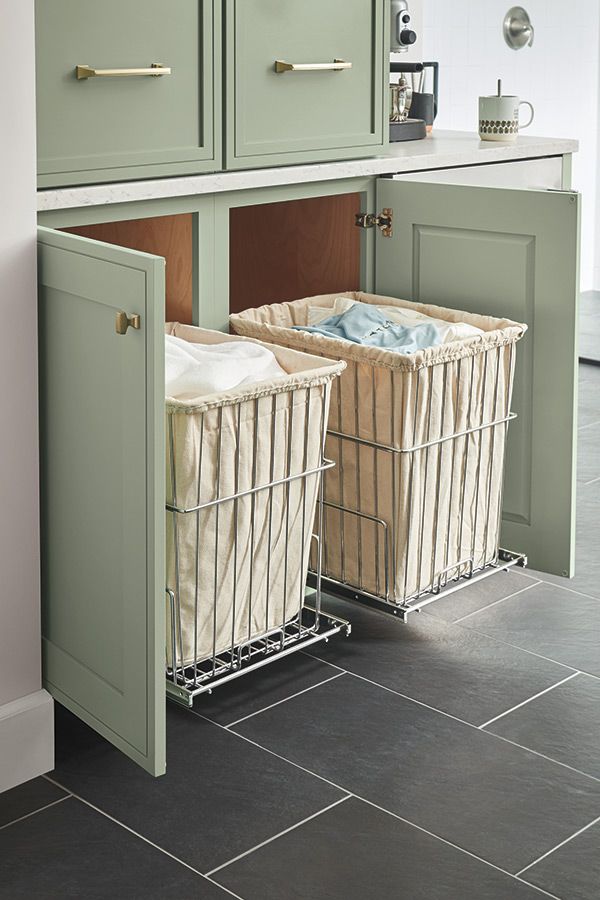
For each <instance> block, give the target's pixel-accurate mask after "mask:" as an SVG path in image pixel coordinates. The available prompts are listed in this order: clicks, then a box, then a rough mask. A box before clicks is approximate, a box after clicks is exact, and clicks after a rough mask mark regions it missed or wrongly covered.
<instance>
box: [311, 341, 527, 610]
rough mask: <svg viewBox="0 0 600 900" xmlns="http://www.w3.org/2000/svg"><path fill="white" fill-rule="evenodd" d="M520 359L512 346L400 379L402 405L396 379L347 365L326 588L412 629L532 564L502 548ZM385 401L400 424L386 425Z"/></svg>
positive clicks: (333, 416) (330, 497)
mask: <svg viewBox="0 0 600 900" xmlns="http://www.w3.org/2000/svg"><path fill="white" fill-rule="evenodd" d="M514 358H515V355H514V343H509V344H508V345H499V346H496V347H493V348H491V349H488V350H484V351H482V353H481V354H477V355H472V356H470V357H467V358H458V359H455V360H448V361H446V362H444V363H441V364H439V365H436V366H432V367H424V368H420V369H417V370H415V371H414V372H412V373H410V374H409V373H404V376H403V383H402V385H401V389H400V394H401V396H400V397H399V398H397V397H396V396H395V394H396V392H397V391H398V387H399V385H398V382H397V380H395V379H394V373H393V371H392V370H388V369H383V370H377V369H376V368H374V367H372V366H369V367H365V366H363V365H361V364H360V363H356V362H351V363H349V366H348V370H347V372H346V373H345V375H344V379H345V380H344V383H343V384H342V383H340V384H338V386H337V388H336V389H335V391H334V396H333V399H332V407H331V413H330V427H329V431H328V437H327V445H326V449H327V454H328V456H330V457H331V458H332V459H333V460H334V461H335V463H336V469H334V470H333V471H332V472H331V473H329V474H328V475H327V477H326V479H325V516H324V526H323V544H324V558H323V566H322V569H323V575H324V577H325V579H326V580H329V581H330V582H332V583H334V584H336V585H338V586H342V587H346V588H350V591H351V593H353V594H354V595H357V593H358V594H362V595H363V596H366V597H370V598H372V599H373V600H376V601H384V602H385V603H386V604H391V605H392V606H393V608H394V612H396V613H397V614H399V615H400V616H401V617H402V618H406V617H407V615H408V614H409V613H410V612H414V611H415V610H418V609H422V608H423V607H424V606H425V605H427V604H428V603H430V602H432V601H433V600H436V599H438V596H439V594H440V593H442V592H445V593H449V592H450V591H451V590H456V589H457V588H458V587H460V586H462V584H464V583H465V582H466V581H467V580H472V579H473V578H477V577H487V576H488V575H491V574H493V573H494V571H497V569H498V568H507V567H510V566H511V565H514V564H517V563H518V564H524V562H525V558H524V557H523V556H522V555H521V554H518V553H517V554H512V553H509V552H507V551H504V550H502V549H501V548H500V546H499V535H500V524H501V515H502V495H503V481H504V456H505V447H506V438H507V433H508V426H509V423H510V422H511V421H512V420H513V419H515V418H516V415H515V413H513V412H511V411H510V397H511V393H512V384H513V378H514ZM344 391H346V395H347V394H348V392H349V391H350V392H351V393H352V395H353V396H354V401H353V402H352V403H351V404H350V403H349V402H348V401H349V398H348V396H346V397H344ZM378 394H379V395H380V396H387V397H389V398H390V403H391V407H392V408H393V409H396V408H397V406H398V405H400V406H402V408H403V415H402V416H392V417H391V418H390V419H389V420H388V422H382V421H381V417H380V416H379V415H378V413H377V395H378ZM350 406H351V407H352V409H353V419H354V421H353V422H348V421H347V410H348V408H349V407H350ZM367 417H368V421H364V420H365V418H367ZM349 426H351V427H349ZM382 432H383V433H382Z"/></svg>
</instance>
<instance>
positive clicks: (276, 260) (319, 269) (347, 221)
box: [229, 194, 360, 312]
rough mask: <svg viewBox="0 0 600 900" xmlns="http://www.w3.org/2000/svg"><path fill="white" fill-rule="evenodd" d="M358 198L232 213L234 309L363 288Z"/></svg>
mask: <svg viewBox="0 0 600 900" xmlns="http://www.w3.org/2000/svg"><path fill="white" fill-rule="evenodd" d="M359 210H360V195H359V194H341V195H340V196H334V197H311V198H309V199H306V200H290V201H288V202H285V203H266V204H262V205H259V206H245V207H237V208H234V209H232V210H231V211H230V219H229V234H230V251H229V253H230V257H229V284H230V291H229V309H230V312H241V311H242V310H244V309H248V308H249V307H253V306H262V304H263V303H276V302H278V301H281V300H298V299H300V298H301V297H310V296H312V295H314V294H328V293H335V292H336V291H354V290H359V288H360V231H359V229H358V228H356V227H355V225H354V216H355V213H357V212H358V211H359Z"/></svg>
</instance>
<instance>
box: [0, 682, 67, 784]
mask: <svg viewBox="0 0 600 900" xmlns="http://www.w3.org/2000/svg"><path fill="white" fill-rule="evenodd" d="M53 768H54V701H53V699H52V697H51V696H50V694H49V693H48V692H47V691H43V690H42V691H36V692H35V693H34V694H27V696H25V697H20V698H19V699H18V700H13V701H12V702H11V703H5V704H4V706H0V794H1V793H2V792H3V791H7V790H8V789H9V788H12V787H16V785H18V784H22V783H23V782H24V781H29V779H30V778H36V777H37V776H38V775H43V774H44V772H50V771H51V770H52V769H53Z"/></svg>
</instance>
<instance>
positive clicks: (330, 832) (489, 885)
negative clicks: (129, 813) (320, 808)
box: [214, 797, 542, 900]
mask: <svg viewBox="0 0 600 900" xmlns="http://www.w3.org/2000/svg"><path fill="white" fill-rule="evenodd" d="M307 848H310V852H308V853H307ZM292 873H293V875H292ZM214 878H215V880H216V881H219V882H221V883H222V884H224V885H227V887H229V888H231V889H232V890H233V891H235V892H236V893H240V894H243V896H244V897H247V898H248V900H281V898H282V896H285V897H286V898H290V900H292V898H293V900H308V898H318V900H338V898H340V897H343V898H344V900H370V898H374V897H378V898H389V900H396V898H403V897H406V898H410V900H461V898H464V897H475V896H476V897H477V900H484V898H485V900H508V898H511V900H541V896H542V895H540V894H539V893H538V891H536V890H534V889H533V888H531V887H530V886H529V885H526V884H521V883H519V882H518V881H515V879H514V878H510V876H508V875H505V874H504V873H503V872H500V871H499V870H498V869H493V868H492V867H491V866H486V865H485V864H484V863H482V862H480V861H479V860H477V859H475V858H474V857H472V856H466V855H465V854H464V853H457V852H456V851H455V849H454V848H453V847H450V846H449V845H448V844H444V843H443V842H442V841H439V840H437V839H436V838H434V837H432V836H431V835H428V834H426V833H425V832H423V831H420V830H419V829H417V828H413V826H412V825H409V824H407V823H406V822H403V821H401V820H400V819H397V818H394V817H392V816H390V815H389V813H386V812H383V811H382V810H379V809H375V808H374V807H372V806H369V805H367V804H366V803H363V802H362V801H361V800H357V799H356V798H353V797H351V798H350V799H348V800H345V801H343V802H342V803H340V804H338V805H337V806H335V807H333V809H329V810H327V812H325V813H323V814H322V815H320V816H317V817H316V818H314V819H311V820H310V821H309V822H306V823H305V824H304V825H302V826H300V827H299V828H296V829H294V830H293V831H290V832H288V833H287V834H285V835H283V836H282V837H280V838H277V840H275V841H272V842H271V843H270V844H267V845H266V846H265V847H262V848H261V849H259V850H257V851H256V852H255V853H253V854H252V855H250V856H245V857H243V858H242V859H240V860H239V861H238V862H235V863H233V864H232V865H230V866H228V867H227V868H226V869H224V870H222V871H221V872H217V873H215V875H214ZM286 883H287V884H288V885H289V889H288V890H287V891H286V893H285V894H282V892H281V885H282V884H286ZM374 885H376V888H374ZM474 885H476V886H477V887H476V891H477V893H476V894H475V893H473V890H474ZM374 891H376V892H377V893H375V892H374Z"/></svg>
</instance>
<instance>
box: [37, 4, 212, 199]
mask: <svg viewBox="0 0 600 900" xmlns="http://www.w3.org/2000/svg"><path fill="white" fill-rule="evenodd" d="M219 9H220V4H219V3H218V2H217V0H177V2H176V3H168V2H167V0H102V2H98V0H36V45H37V46H36V60H37V115H38V174H39V186H40V187H51V186H56V185H68V184H85V183H94V182H101V181H121V180H124V179H129V178H154V177H160V176H165V175H176V174H186V173H193V172H203V171H211V170H214V169H216V168H220V164H219V163H217V162H215V161H216V159H217V153H218V152H219V151H220V147H219V140H218V135H219V129H218V128H215V126H214V118H215V115H216V114H217V113H219V115H220V101H219V99H218V93H217V92H218V91H219V90H220V78H219V77H218V73H219V71H220V59H219V47H220V43H219V41H214V40H213V34H214V29H215V28H216V29H217V33H218V29H219V28H220V13H219V12H218V10H219ZM157 64H159V65H162V66H163V67H166V69H170V70H171V71H170V74H163V75H153V74H150V73H151V72H152V71H153V67H154V66H156V65H157ZM139 70H141V73H143V72H146V74H141V73H140V74H135V73H136V71H139ZM156 71H157V72H160V69H156ZM94 73H95V74H94ZM118 73H121V74H118ZM127 73H128V74H127ZM78 74H79V76H85V75H87V76H88V77H78Z"/></svg>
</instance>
